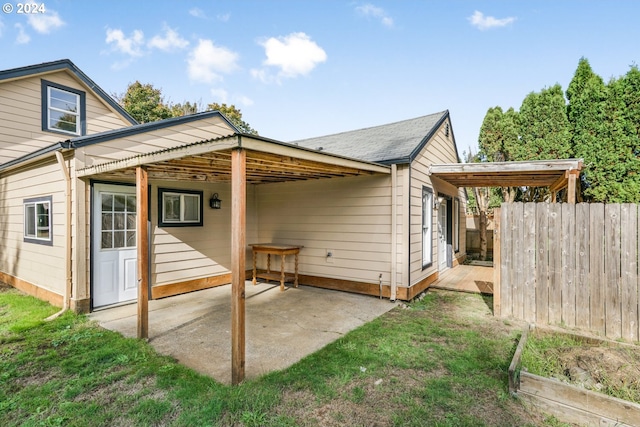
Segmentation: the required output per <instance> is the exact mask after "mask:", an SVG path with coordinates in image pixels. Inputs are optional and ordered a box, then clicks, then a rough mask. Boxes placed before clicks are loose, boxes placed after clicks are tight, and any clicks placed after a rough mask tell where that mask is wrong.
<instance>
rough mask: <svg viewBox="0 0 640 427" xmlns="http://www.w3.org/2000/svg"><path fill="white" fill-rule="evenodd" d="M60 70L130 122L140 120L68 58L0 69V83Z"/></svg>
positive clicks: (135, 122) (133, 122) (133, 123)
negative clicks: (76, 80)
mask: <svg viewBox="0 0 640 427" xmlns="http://www.w3.org/2000/svg"><path fill="white" fill-rule="evenodd" d="M58 71H67V72H68V73H69V74H71V75H72V76H73V77H75V78H76V79H78V80H79V81H80V82H82V83H83V84H84V85H85V86H86V87H87V88H88V89H89V90H91V91H93V93H94V94H95V95H96V96H97V97H98V98H99V99H100V100H102V102H104V103H105V104H106V105H107V106H108V107H109V108H110V109H111V110H113V111H115V112H116V113H118V114H119V115H121V116H122V117H123V118H124V119H125V120H126V121H128V122H129V123H130V124H132V125H135V124H138V122H137V121H136V120H135V119H134V118H133V117H131V115H129V113H127V111H126V110H125V109H124V108H122V107H121V106H120V104H118V103H117V102H116V101H115V100H114V99H113V98H112V97H111V96H109V95H108V94H107V93H106V92H105V91H104V90H103V89H102V88H101V87H100V86H98V85H97V84H96V83H95V82H94V81H93V80H91V79H90V78H89V77H88V76H87V75H86V74H85V73H83V72H82V71H81V70H80V69H79V68H78V67H77V66H76V65H75V64H74V63H73V62H71V61H70V60H68V59H61V60H58V61H52V62H44V63H42V64H36V65H28V66H26V67H20V68H12V69H9V70H0V83H2V82H5V81H12V80H18V79H21V78H25V77H32V76H36V75H44V74H49V73H54V72H58Z"/></svg>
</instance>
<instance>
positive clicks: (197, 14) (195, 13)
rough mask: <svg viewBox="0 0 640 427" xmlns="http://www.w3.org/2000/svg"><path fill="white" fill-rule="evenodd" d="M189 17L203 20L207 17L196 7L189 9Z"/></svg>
mask: <svg viewBox="0 0 640 427" xmlns="http://www.w3.org/2000/svg"><path fill="white" fill-rule="evenodd" d="M189 15H191V16H195V17H196V18H203V19H204V18H206V17H207V15H206V14H205V13H204V11H203V10H202V9H200V8H197V7H194V8H192V9H189Z"/></svg>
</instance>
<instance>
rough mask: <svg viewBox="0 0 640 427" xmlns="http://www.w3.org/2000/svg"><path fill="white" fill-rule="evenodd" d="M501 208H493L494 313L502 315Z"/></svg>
mask: <svg viewBox="0 0 640 427" xmlns="http://www.w3.org/2000/svg"><path fill="white" fill-rule="evenodd" d="M501 213H502V212H501V208H495V209H494V210H493V315H494V316H498V317H500V311H501V310H500V268H501V267H502V257H501V255H500V225H501V224H500V215H501Z"/></svg>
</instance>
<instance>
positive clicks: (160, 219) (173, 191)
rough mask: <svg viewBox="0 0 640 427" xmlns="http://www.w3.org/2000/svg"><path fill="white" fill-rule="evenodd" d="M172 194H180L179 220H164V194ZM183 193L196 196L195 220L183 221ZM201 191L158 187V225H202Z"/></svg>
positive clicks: (202, 193)
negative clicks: (196, 213)
mask: <svg viewBox="0 0 640 427" xmlns="http://www.w3.org/2000/svg"><path fill="white" fill-rule="evenodd" d="M165 194H172V195H178V196H180V218H181V219H180V220H179V221H166V220H165V219H164V195H165ZM185 195H195V196H198V220H197V221H185V220H184V219H183V215H184V209H183V207H184V202H183V201H184V197H183V196H185ZM203 195H204V192H203V191H199V190H176V189H172V188H158V226H159V227H202V225H203V222H202V217H203V212H204V210H203V205H202V200H203Z"/></svg>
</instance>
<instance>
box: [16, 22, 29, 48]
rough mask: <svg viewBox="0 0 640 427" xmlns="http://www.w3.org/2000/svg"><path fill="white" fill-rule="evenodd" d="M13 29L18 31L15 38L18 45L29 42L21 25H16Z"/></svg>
mask: <svg viewBox="0 0 640 427" xmlns="http://www.w3.org/2000/svg"><path fill="white" fill-rule="evenodd" d="M15 27H16V28H17V29H18V36H17V37H16V43H18V44H27V43H29V41H31V37H30V36H29V34H27V32H26V31H25V30H24V27H23V26H22V24H16V25H15Z"/></svg>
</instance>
